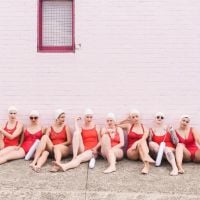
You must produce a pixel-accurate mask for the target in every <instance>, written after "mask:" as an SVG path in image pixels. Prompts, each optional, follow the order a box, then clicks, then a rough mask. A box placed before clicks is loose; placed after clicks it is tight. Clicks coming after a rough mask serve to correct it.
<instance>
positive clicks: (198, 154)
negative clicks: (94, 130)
mask: <svg viewBox="0 0 200 200" xmlns="http://www.w3.org/2000/svg"><path fill="white" fill-rule="evenodd" d="M194 162H197V163H199V162H200V149H198V150H197V151H196V152H195V157H194Z"/></svg>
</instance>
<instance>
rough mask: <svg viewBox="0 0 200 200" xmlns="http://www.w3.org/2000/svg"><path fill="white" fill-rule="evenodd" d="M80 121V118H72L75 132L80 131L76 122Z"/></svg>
mask: <svg viewBox="0 0 200 200" xmlns="http://www.w3.org/2000/svg"><path fill="white" fill-rule="evenodd" d="M79 120H81V117H75V118H74V126H75V131H79V132H80V131H81V128H80V127H79V124H78V121H79Z"/></svg>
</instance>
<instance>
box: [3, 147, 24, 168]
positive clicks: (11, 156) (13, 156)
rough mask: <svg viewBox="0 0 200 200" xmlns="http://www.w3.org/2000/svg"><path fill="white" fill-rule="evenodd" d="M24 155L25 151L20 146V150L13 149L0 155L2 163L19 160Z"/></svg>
mask: <svg viewBox="0 0 200 200" xmlns="http://www.w3.org/2000/svg"><path fill="white" fill-rule="evenodd" d="M24 157H25V152H24V150H23V149H22V148H20V149H19V150H12V151H10V152H8V153H7V154H4V155H3V156H1V157H0V165H1V164H3V163H6V162H8V161H10V160H17V159H20V158H24Z"/></svg>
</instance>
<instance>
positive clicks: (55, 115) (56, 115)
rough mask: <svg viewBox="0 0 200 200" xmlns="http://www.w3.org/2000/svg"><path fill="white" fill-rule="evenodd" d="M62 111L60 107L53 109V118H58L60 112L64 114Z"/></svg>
mask: <svg viewBox="0 0 200 200" xmlns="http://www.w3.org/2000/svg"><path fill="white" fill-rule="evenodd" d="M64 113H65V111H64V110H62V109H56V110H55V111H54V119H55V120H56V119H58V118H59V117H60V115H61V114H64Z"/></svg>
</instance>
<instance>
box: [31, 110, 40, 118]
mask: <svg viewBox="0 0 200 200" xmlns="http://www.w3.org/2000/svg"><path fill="white" fill-rule="evenodd" d="M29 116H32V117H39V116H40V113H39V112H38V111H37V110H32V111H31V112H30V113H29Z"/></svg>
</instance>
